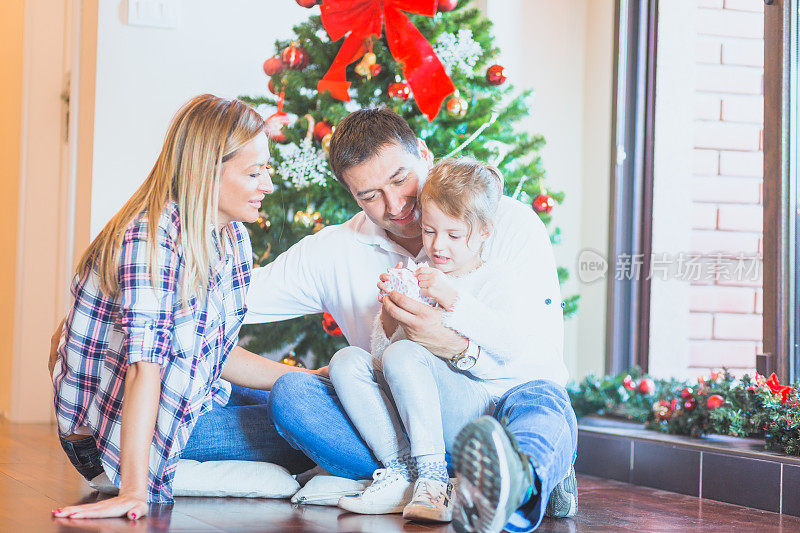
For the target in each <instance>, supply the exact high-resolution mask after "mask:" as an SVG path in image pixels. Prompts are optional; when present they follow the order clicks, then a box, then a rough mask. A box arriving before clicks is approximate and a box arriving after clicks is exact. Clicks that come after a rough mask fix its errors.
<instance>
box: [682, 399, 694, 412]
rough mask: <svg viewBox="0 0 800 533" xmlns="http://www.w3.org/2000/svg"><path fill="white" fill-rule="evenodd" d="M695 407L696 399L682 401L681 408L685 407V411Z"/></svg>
mask: <svg viewBox="0 0 800 533" xmlns="http://www.w3.org/2000/svg"><path fill="white" fill-rule="evenodd" d="M695 407H697V401H696V400H695V399H694V398H692V399H690V400H686V402H684V404H683V408H684V409H686V410H687V411H691V410H692V409H694V408H695Z"/></svg>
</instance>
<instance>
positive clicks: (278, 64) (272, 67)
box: [264, 56, 283, 76]
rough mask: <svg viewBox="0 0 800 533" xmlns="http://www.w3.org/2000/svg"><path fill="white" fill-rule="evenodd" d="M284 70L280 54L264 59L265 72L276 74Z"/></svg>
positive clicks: (270, 74) (269, 74)
mask: <svg viewBox="0 0 800 533" xmlns="http://www.w3.org/2000/svg"><path fill="white" fill-rule="evenodd" d="M282 70H283V62H282V61H281V58H279V57H278V56H272V57H270V58H269V59H267V60H266V61H264V74H266V75H267V76H274V75H275V74H277V73H279V72H281V71H282Z"/></svg>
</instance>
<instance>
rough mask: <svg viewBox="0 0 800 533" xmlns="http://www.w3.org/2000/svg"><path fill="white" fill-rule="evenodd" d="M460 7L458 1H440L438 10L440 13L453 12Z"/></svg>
mask: <svg viewBox="0 0 800 533" xmlns="http://www.w3.org/2000/svg"><path fill="white" fill-rule="evenodd" d="M457 5H458V0H439V3H438V4H437V6H436V8H437V9H438V10H439V11H452V10H454V9H455V8H456V6H457Z"/></svg>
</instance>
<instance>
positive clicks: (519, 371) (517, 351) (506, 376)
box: [370, 262, 567, 397]
mask: <svg viewBox="0 0 800 533" xmlns="http://www.w3.org/2000/svg"><path fill="white" fill-rule="evenodd" d="M451 282H452V283H453V284H454V285H455V287H456V289H457V290H458V299H457V300H456V303H455V305H454V306H453V310H452V311H449V312H445V314H444V324H445V325H446V326H447V327H449V328H451V329H453V330H455V331H456V332H458V333H460V334H461V335H463V336H464V337H467V338H468V339H470V340H471V341H472V342H473V343H476V344H477V345H478V346H480V347H481V353H480V356H479V357H478V362H477V363H476V364H475V366H473V367H472V368H471V369H470V370H469V371H468V372H467V373H468V374H470V375H471V376H472V377H473V378H474V379H476V380H479V381H481V382H483V384H484V386H485V387H486V388H487V390H488V391H489V392H490V393H491V394H492V395H494V396H496V397H499V396H502V395H503V393H505V392H506V391H507V390H509V389H511V388H512V387H515V386H517V385H519V384H522V383H526V382H528V381H531V380H534V379H549V380H551V381H554V382H556V383H558V384H560V385H564V384H565V383H566V382H567V369H566V366H565V365H564V362H563V359H562V356H561V343H560V342H556V339H554V337H553V336H552V335H540V334H537V332H552V331H559V330H560V329H561V327H562V323H563V312H562V308H561V300H560V295H559V293H558V292H555V293H554V294H552V295H540V297H539V300H540V301H530V293H529V292H528V291H526V290H522V287H523V286H528V285H529V284H531V283H532V280H530V279H526V273H525V272H515V271H514V270H513V269H511V268H510V267H508V266H507V265H505V264H502V263H497V262H494V263H485V264H484V265H483V266H481V267H480V268H478V269H477V270H475V271H474V272H471V273H470V274H467V275H466V276H463V277H460V278H451ZM532 320H536V321H537V323H535V324H532V323H531V321H532ZM403 338H405V335H404V333H403V330H402V328H398V329H397V331H395V332H394V334H392V337H391V339H389V338H387V337H386V335H385V333H384V331H383V326H382V325H381V321H380V312H379V313H378V314H377V315H376V317H375V319H374V321H373V329H372V336H371V339H370V340H371V343H370V344H371V346H370V347H371V351H372V354H373V356H374V357H377V358H380V357H381V356H382V355H383V352H384V350H385V349H386V348H387V347H388V346H389V344H391V343H392V342H394V341H397V340H400V339H403ZM558 340H560V339H558ZM454 371H457V370H454Z"/></svg>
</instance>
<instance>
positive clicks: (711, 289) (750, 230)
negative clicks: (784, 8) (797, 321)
mask: <svg viewBox="0 0 800 533" xmlns="http://www.w3.org/2000/svg"><path fill="white" fill-rule="evenodd" d="M763 28H764V20H763V2H762V1H761V0H697V42H696V48H695V62H696V67H697V70H696V72H697V77H696V86H695V102H694V106H695V112H694V137H693V140H694V149H693V152H692V163H693V178H692V190H691V195H692V244H691V248H692V252H694V253H698V254H701V255H702V256H703V262H704V264H705V265H706V267H707V270H706V271H705V272H706V275H705V276H703V277H702V278H701V279H695V280H693V281H692V282H691V288H690V317H689V324H690V328H689V330H690V341H689V345H690V353H689V366H690V369H691V370H696V371H697V373H698V374H700V373H703V372H705V371H706V369H709V368H719V367H722V366H727V367H729V368H731V369H732V370H733V371H734V372H735V373H737V374H740V373H743V372H745V371H750V372H752V371H753V370H754V367H755V355H756V353H758V352H760V351H761V339H762V327H761V306H762V302H761V298H762V292H761V276H760V272H761V268H760V266H761V262H760V254H761V251H762V233H761V230H762V218H761V216H762V188H761V181H762V174H763V153H762V126H763V74H764V41H763ZM737 269H738V270H737ZM745 271H746V272H745Z"/></svg>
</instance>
